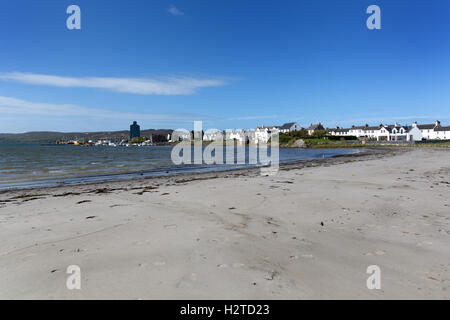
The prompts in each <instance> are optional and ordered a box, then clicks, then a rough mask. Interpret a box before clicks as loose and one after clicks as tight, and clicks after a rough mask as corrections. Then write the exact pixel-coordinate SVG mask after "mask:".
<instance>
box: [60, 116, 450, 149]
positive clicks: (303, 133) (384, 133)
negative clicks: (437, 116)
mask: <svg viewBox="0 0 450 320" xmlns="http://www.w3.org/2000/svg"><path fill="white" fill-rule="evenodd" d="M200 131H201V140H202V141H203V142H205V143H210V142H213V141H230V140H231V141H234V142H235V143H237V144H249V143H254V144H258V143H259V144H260V143H268V142H269V141H270V139H271V137H272V136H273V135H274V134H275V133H277V134H279V136H280V144H281V145H288V144H289V143H288V142H290V144H291V146H302V145H303V144H302V143H300V144H299V143H298V141H299V140H301V139H305V138H306V139H314V138H315V139H316V140H324V141H341V142H348V143H350V144H355V143H359V144H366V143H370V144H414V143H416V142H450V126H444V125H441V122H440V121H436V122H434V123H429V124H419V123H417V122H413V123H412V124H411V125H401V124H399V123H394V124H390V125H384V124H380V125H378V126H369V125H367V124H366V125H363V126H351V127H350V128H341V127H336V128H326V127H324V126H323V125H322V124H321V123H320V122H319V123H317V124H311V125H310V126H309V127H307V128H303V127H301V126H300V125H299V124H298V123H296V122H289V123H285V124H283V125H281V126H265V125H262V126H259V127H257V128H256V129H248V130H243V129H228V130H218V129H208V130H206V131H203V130H202V129H201V128H200V130H199V132H200ZM129 132H130V136H129V139H121V140H120V141H117V139H116V140H115V141H113V139H110V138H109V137H107V136H106V137H105V138H104V139H99V140H97V141H92V140H88V141H81V140H70V141H57V142H56V143H57V144H71V145H94V146H113V147H115V146H119V145H120V146H151V145H159V144H170V143H176V142H180V141H193V140H198V139H200V136H199V135H198V136H194V131H188V130H185V129H177V130H168V132H167V134H165V135H158V136H157V137H155V136H153V135H149V136H148V137H143V136H142V135H141V131H140V126H139V125H138V124H137V122H136V121H134V122H133V124H132V125H131V126H130V131H129Z"/></svg>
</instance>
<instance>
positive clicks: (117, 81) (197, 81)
mask: <svg viewBox="0 0 450 320" xmlns="http://www.w3.org/2000/svg"><path fill="white" fill-rule="evenodd" d="M0 80H6V81H15V82H20V83H25V84H34V85H47V86H55V87H66V88H97V89H104V90H110V91H116V92H122V93H132V94H142V95H190V94H194V93H195V92H196V91H197V90H198V89H200V88H205V87H220V86H224V85H226V84H227V82H228V81H227V80H226V79H223V78H222V79H220V78H204V79H202V78H193V77H163V78H105V77H62V76H55V75H46V74H35V73H23V72H10V73H1V74H0Z"/></svg>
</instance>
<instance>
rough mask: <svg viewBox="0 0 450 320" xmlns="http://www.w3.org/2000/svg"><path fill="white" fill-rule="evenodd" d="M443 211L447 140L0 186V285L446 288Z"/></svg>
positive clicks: (260, 294)
mask: <svg viewBox="0 0 450 320" xmlns="http://www.w3.org/2000/svg"><path fill="white" fill-rule="evenodd" d="M449 219H450V150H449V149H441V150H439V149H431V148H430V149H412V150H407V151H406V150H397V149H392V150H390V151H385V150H379V151H374V152H368V153H363V154H360V155H349V156H341V157H336V158H332V159H323V160H315V161H311V162H304V163H299V164H292V165H286V166H283V167H282V168H281V170H280V171H279V172H278V174H276V175H274V176H262V175H261V174H260V171H259V169H252V170H238V171H232V172H214V173H206V174H196V175H185V176H172V177H162V178H152V179H141V180H135V181H121V182H109V183H102V184H90V185H80V186H65V187H59V188H45V189H33V190H26V191H24V190H22V191H8V192H3V193H0V230H1V233H0V237H1V244H0V298H3V299H5V298H6V299H36V298H39V299H57V298H60V299H119V298H123V299H350V298H352V299H397V298H405V299H416V298H424V299H431V298H437V299H448V298H450V292H449V290H450V271H449V268H450V221H449ZM69 265H78V266H79V267H80V268H81V280H82V281H81V283H82V284H81V285H82V287H81V290H68V289H67V288H66V279H67V277H68V274H66V269H67V267H68V266H69ZM369 265H378V266H379V267H380V269H381V289H380V290H369V289H367V287H366V280H367V278H368V277H369V275H368V274H366V269H367V267H368V266H369Z"/></svg>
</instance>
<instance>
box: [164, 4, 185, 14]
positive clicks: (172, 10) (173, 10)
mask: <svg viewBox="0 0 450 320" xmlns="http://www.w3.org/2000/svg"><path fill="white" fill-rule="evenodd" d="M167 11H168V12H169V13H170V14H171V15H174V16H184V12H183V11H181V10H180V9H178V8H177V7H175V6H174V5H173V4H172V5H170V7H169V8H168V9H167Z"/></svg>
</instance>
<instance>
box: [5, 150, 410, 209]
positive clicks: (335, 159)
mask: <svg viewBox="0 0 450 320" xmlns="http://www.w3.org/2000/svg"><path fill="white" fill-rule="evenodd" d="M355 149H356V148H355ZM406 151H408V150H403V149H401V148H398V149H392V148H373V149H371V148H362V150H360V151H359V152H355V153H351V154H340V155H333V156H330V157H327V158H321V159H312V160H294V161H290V162H287V163H280V167H279V168H280V170H286V168H302V167H309V166H316V165H319V164H324V163H327V164H328V163H331V164H335V163H340V161H339V160H343V159H353V158H360V157H369V158H370V157H372V156H384V155H387V154H390V153H391V154H392V153H397V152H406ZM261 168H263V167H262V166H260V167H247V168H230V169H227V168H223V169H218V170H211V171H205V172H182V171H179V172H177V171H173V172H172V173H170V174H163V175H156V176H146V177H141V171H136V172H127V173H117V174H105V175H104V177H112V176H114V175H117V176H118V177H119V176H123V175H130V176H135V177H134V178H118V179H107V180H101V181H85V182H79V183H76V182H75V183H60V184H59V185H48V186H45V185H44V186H32V187H12V188H8V189H6V188H5V189H0V204H1V202H2V200H3V197H2V195H4V194H14V195H15V194H17V193H24V192H33V191H45V190H56V189H64V188H77V187H87V186H96V187H101V186H102V185H105V184H128V183H130V182H145V181H149V180H158V179H161V180H167V179H170V178H172V177H185V178H195V177H202V176H206V177H208V176H210V175H213V176H215V177H217V178H220V177H223V176H224V175H227V174H233V173H242V172H244V173H245V174H247V175H249V176H250V175H251V174H252V173H253V174H254V173H255V172H260V170H261ZM162 171H166V170H162ZM93 177H94V178H97V177H98V178H100V179H101V177H103V176H102V175H100V176H93ZM82 178H85V177H80V179H82ZM193 180H196V179H193Z"/></svg>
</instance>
